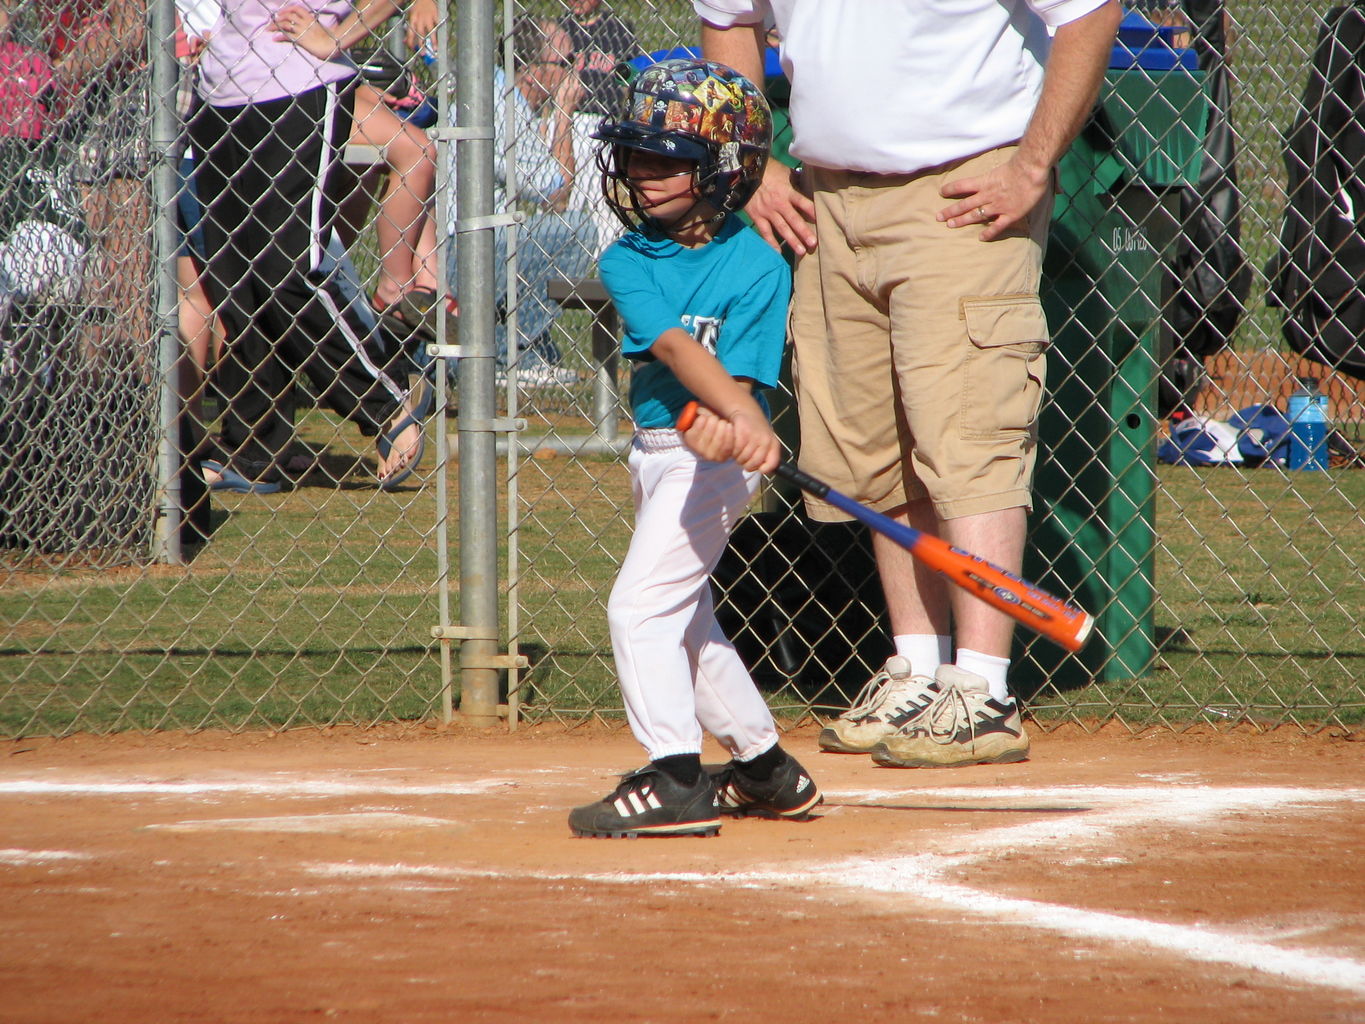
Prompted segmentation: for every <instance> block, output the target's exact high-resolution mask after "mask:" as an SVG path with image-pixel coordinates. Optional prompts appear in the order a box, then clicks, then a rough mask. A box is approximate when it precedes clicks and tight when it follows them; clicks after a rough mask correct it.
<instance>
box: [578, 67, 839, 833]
mask: <svg viewBox="0 0 1365 1024" xmlns="http://www.w3.org/2000/svg"><path fill="white" fill-rule="evenodd" d="M595 137H596V138H598V139H599V140H601V141H602V142H603V143H604V144H605V145H604V146H603V148H602V150H601V152H600V155H599V160H598V162H599V164H600V165H601V167H602V171H603V179H602V183H603V191H604V192H605V194H606V198H607V202H608V204H609V205H610V206H611V207H612V209H613V210H614V211H615V213H616V215H617V216H618V217H619V218H621V220H622V221H623V222H624V223H625V224H626V226H627V227H628V228H629V229H630V231H629V233H628V234H627V235H626V236H625V237H623V238H622V239H620V240H619V241H617V242H616V243H615V244H614V245H612V247H611V248H610V249H608V250H607V252H606V253H605V254H604V255H603V256H602V260H601V265H600V269H601V274H602V281H603V284H604V285H605V286H606V288H607V291H608V292H609V293H610V295H611V297H612V301H613V302H614V303H615V305H616V309H617V311H618V312H619V313H620V316H621V321H622V324H623V325H624V331H623V335H624V337H623V340H622V350H623V352H624V353H625V355H626V357H627V358H629V359H631V360H633V361H634V372H633V374H632V378H631V387H630V404H631V411H632V416H633V418H634V420H635V437H634V443H633V445H632V447H631V452H630V458H629V466H630V475H631V485H632V491H633V494H634V502H635V533H634V535H633V536H632V538H631V542H630V550H629V551H628V552H627V553H626V557H625V561H624V562H622V564H621V572H620V575H619V576H618V577H617V579H616V585H615V586H614V587H613V589H612V593H611V598H610V600H609V602H608V604H607V619H608V623H609V626H610V630H611V641H612V649H613V652H614V653H615V656H616V670H617V673H618V675H619V677H620V682H621V694H622V696H623V698H624V700H625V706H626V715H627V717H628V718H629V720H630V726H631V730H632V731H633V732H634V733H635V737H636V738H637V739H638V740H639V741H640V743H641V744H642V745H643V746H644V748H645V750H646V752H647V753H648V755H649V764H647V765H646V766H645V767H643V768H641V769H639V770H638V771H635V772H632V773H631V774H629V775H627V776H625V777H624V779H623V780H622V782H621V784H620V785H619V786H617V788H616V790H615V791H614V792H612V793H611V794H609V795H608V796H606V797H605V798H604V799H602V800H600V801H598V802H596V803H592V804H588V805H587V806H584V807H579V808H577V809H575V810H574V811H573V812H572V813H571V814H570V815H569V827H570V828H571V829H572V830H573V831H574V832H575V833H576V834H577V835H583V836H610V837H620V836H678V835H707V836H710V835H715V834H716V833H717V832H718V831H719V830H720V814H722V813H725V814H735V815H739V814H761V815H765V816H770V817H781V818H801V817H805V816H806V815H807V814H808V813H809V811H810V810H811V808H813V807H814V806H815V805H816V804H818V803H819V802H820V800H821V797H820V793H819V791H818V790H817V789H816V786H815V784H814V783H813V782H812V781H811V778H810V776H809V775H808V774H807V773H806V771H805V770H804V769H803V768H802V767H801V765H800V764H798V763H797V762H796V760H795V759H794V758H792V757H791V755H790V754H788V753H787V752H786V751H784V750H783V749H782V748H781V746H779V745H778V741H777V740H778V737H777V727H776V725H775V724H774V722H773V718H772V715H771V713H770V712H769V711H768V706H767V704H766V703H765V702H764V700H763V697H762V695H761V694H759V692H758V690H757V688H756V687H755V686H754V683H753V680H752V679H751V678H750V676H749V672H748V670H747V669H746V668H745V666H744V663H743V662H742V661H741V660H740V658H739V655H738V654H737V653H736V652H735V649H734V647H733V645H731V644H730V642H729V641H728V640H727V639H726V638H725V635H724V634H723V633H722V632H721V629H720V625H719V624H718V623H717V622H716V616H715V609H714V608H713V606H712V602H711V591H710V584H709V579H710V575H711V571H712V569H713V568H715V565H716V562H717V561H718V560H719V559H720V556H721V554H722V552H723V551H724V549H725V545H726V543H727V541H728V540H729V536H730V531H731V530H732V529H733V528H734V525H735V523H736V521H737V520H738V518H739V517H740V516H741V515H742V514H743V512H744V509H745V507H746V506H747V505H748V503H749V501H750V499H751V498H752V496H753V494H754V491H755V490H756V489H757V487H758V480H759V476H760V473H761V472H762V471H765V470H771V469H773V468H775V467H776V465H777V462H778V458H779V456H780V447H779V444H778V441H777V438H776V436H775V435H774V434H773V431H772V427H771V426H770V425H769V423H768V417H767V414H766V409H765V406H764V404H763V402H762V399H761V397H756V396H755V394H754V393H753V392H754V389H756V388H767V387H772V386H774V385H775V384H776V382H777V374H778V369H779V366H780V364H781V361H782V348H783V345H784V343H785V338H786V313H787V300H788V298H789V296H790V291H791V281H790V274H789V272H788V269H787V265H786V263H785V262H783V260H782V258H781V257H780V256H779V255H778V254H777V252H776V251H775V250H773V249H772V248H771V247H769V246H768V245H766V244H765V243H764V242H763V241H762V239H760V238H759V237H758V235H757V234H756V233H755V232H754V231H753V230H752V229H751V228H748V227H746V226H745V225H744V224H743V223H742V222H741V221H740V220H739V218H738V217H736V216H735V215H734V214H735V211H737V210H739V209H740V208H741V207H742V206H743V205H744V203H745V202H746V201H747V200H748V199H749V197H750V196H751V195H752V194H753V191H754V189H755V188H756V187H757V185H758V182H759V179H760V178H761V176H762V172H763V166H764V163H765V162H766V160H767V157H768V148H769V145H770V143H771V138H772V119H771V114H770V112H769V110H768V106H767V103H766V102H765V101H764V99H763V96H762V94H761V93H760V92H759V91H758V90H757V89H756V88H755V87H754V86H753V85H752V84H751V83H750V82H749V81H748V80H747V79H745V78H743V77H741V76H740V75H738V74H737V73H735V72H734V71H732V70H731V69H730V68H727V67H725V66H724V65H722V64H714V63H708V62H704V61H699V60H666V61H661V62H659V63H657V64H653V65H651V66H650V67H648V68H646V69H645V70H644V71H643V72H642V73H641V74H640V75H639V77H638V78H636V80H635V81H634V82H633V83H632V85H631V87H630V95H629V102H628V109H627V111H626V112H625V113H624V114H623V115H622V116H621V117H620V118H619V119H616V120H613V119H608V120H606V121H604V122H603V123H602V126H601V128H600V129H599V130H598V131H597V132H596V133H595ZM693 399H696V400H698V401H700V402H701V403H702V404H704V405H705V406H707V407H708V408H709V409H710V410H713V411H716V412H717V413H719V417H718V418H716V417H712V418H709V419H708V420H707V423H708V424H709V426H708V428H707V429H715V425H716V423H717V422H719V421H721V420H723V429H724V430H725V431H727V432H732V433H731V435H730V440H731V441H732V442H733V444H732V446H731V448H730V450H733V451H735V452H736V453H737V454H736V457H735V459H733V460H728V461H724V462H712V461H707V460H705V459H701V458H699V457H698V456H697V455H695V454H694V453H693V452H692V451H691V450H690V449H689V448H688V447H687V446H686V445H685V444H684V443H683V436H682V435H681V434H680V433H679V431H678V430H677V429H675V427H674V424H675V423H676V422H677V420H678V416H679V414H680V413H681V412H682V410H683V408H684V406H686V405H687V403H688V402H689V401H692V400H693ZM703 729H704V730H706V731H707V732H709V733H711V735H713V736H714V737H715V738H716V739H717V740H719V741H720V743H721V745H722V746H723V747H724V748H725V749H726V750H727V751H729V752H730V754H731V756H732V760H731V761H730V762H729V764H727V765H725V766H724V767H723V768H721V769H720V770H719V771H718V772H716V773H715V774H708V772H707V771H706V770H704V769H703V767H702V763H701V746H702V731H703Z"/></svg>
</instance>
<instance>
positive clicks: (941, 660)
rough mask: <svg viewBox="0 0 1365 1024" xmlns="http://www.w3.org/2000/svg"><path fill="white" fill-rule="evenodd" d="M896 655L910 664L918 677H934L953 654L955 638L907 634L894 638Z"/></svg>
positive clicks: (928, 634) (929, 634) (931, 634)
mask: <svg viewBox="0 0 1365 1024" xmlns="http://www.w3.org/2000/svg"><path fill="white" fill-rule="evenodd" d="M892 639H893V640H894V641H895V643H896V653H897V654H899V655H900V656H901V657H902V658H904V659H905V660H906V661H908V662H910V668H911V670H912V671H913V672H914V673H915V675H917V676H928V677H929V678H930V679H932V678H933V677H934V673H935V672H937V671H938V667H939V666H940V665H943V664H946V663H947V661H948V659H949V658H951V657H952V653H953V638H952V637H950V636H935V635H934V634H933V633H905V634H902V635H901V636H897V637H893V638H892Z"/></svg>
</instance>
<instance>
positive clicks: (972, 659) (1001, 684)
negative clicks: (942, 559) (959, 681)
mask: <svg viewBox="0 0 1365 1024" xmlns="http://www.w3.org/2000/svg"><path fill="white" fill-rule="evenodd" d="M957 667H958V668H960V669H962V670H963V671H964V672H975V673H976V674H977V675H979V676H981V677H982V678H983V679H985V680H986V682H987V683H989V684H990V687H991V696H992V697H994V698H995V699H996V700H1001V701H1003V700H1005V699H1007V698H1008V697H1009V695H1010V691H1009V687H1008V686H1006V685H1005V676H1006V675H1007V674H1008V673H1009V670H1010V660H1009V658H997V657H996V656H995V655H993V654H982V653H981V652H980V651H973V650H972V649H971V648H969V647H959V648H958V649H957Z"/></svg>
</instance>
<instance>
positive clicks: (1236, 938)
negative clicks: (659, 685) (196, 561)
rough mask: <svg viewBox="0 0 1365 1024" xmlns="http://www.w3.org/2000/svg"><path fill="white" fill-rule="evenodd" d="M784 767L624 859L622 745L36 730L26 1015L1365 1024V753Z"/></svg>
mask: <svg viewBox="0 0 1365 1024" xmlns="http://www.w3.org/2000/svg"><path fill="white" fill-rule="evenodd" d="M788 746H789V747H790V748H791V749H792V750H793V751H794V752H795V753H796V754H797V755H798V756H799V757H801V758H802V760H803V761H805V762H806V764H807V766H808V767H809V768H810V769H811V771H812V773H813V774H814V775H815V777H816V779H817V781H818V782H819V783H820V785H821V786H822V788H823V790H824V791H825V793H826V795H827V804H826V805H825V807H824V814H823V816H822V817H821V818H819V819H818V820H815V821H811V822H806V823H791V822H769V821H761V820H742V821H735V822H729V823H727V824H726V825H725V827H724V828H723V829H722V832H721V835H720V836H719V837H717V838H714V839H674V840H657V839H656V840H616V841H612V840H588V839H573V838H571V837H570V835H569V833H568V829H567V827H566V825H565V814H566V812H567V811H568V809H569V808H570V807H571V806H573V805H574V804H577V803H583V802H586V801H587V800H589V799H592V798H596V797H599V796H601V795H602V794H603V793H605V792H607V791H608V790H609V789H610V788H611V787H612V785H613V784H614V779H613V778H612V777H611V774H612V773H613V772H617V771H622V770H626V769H630V768H634V767H636V766H637V765H638V762H639V761H640V754H639V751H638V748H637V747H636V746H635V744H634V742H633V741H632V740H631V739H630V737H629V736H628V735H627V734H625V733H624V732H622V731H611V732H608V731H600V730H594V729H581V730H576V731H572V732H565V731H563V730H560V729H558V728H536V729H526V730H523V731H521V732H519V733H517V734H516V735H514V736H508V735H507V734H505V733H500V732H481V733H474V732H470V731H465V730H460V729H453V730H436V729H432V730H422V731H418V732H398V731H394V732H385V731H373V730H371V731H363V732H361V731H348V730H337V731H331V732H328V733H317V732H311V731H300V732H289V733H284V734H281V735H277V736H266V735H245V736H229V735H220V734H199V735H194V736H185V735H164V736H156V737H150V738H136V737H133V738H130V737H121V738H120V737H115V738H108V739H95V738H87V737H76V738H73V739H68V740H60V741H48V740H31V741H23V742H17V743H7V744H5V745H4V746H0V823H2V824H3V838H0V921H3V923H4V941H3V952H0V1020H3V1021H6V1022H11V1024H19V1022H45V1024H48V1022H82V1024H85V1022H91V1021H97V1022H99V1024H125V1022H128V1024H131V1022H137V1024H150V1022H158V1024H160V1022H176V1021H186V1022H190V1021H192V1022H219V1021H223V1022H229V1021H230V1022H237V1021H241V1022H248V1021H249V1022H252V1024H267V1022H281V1024H286V1022H289V1024H293V1022H306V1021H312V1020H341V1021H352V1022H371V1021H374V1022H380V1021H382V1022H402V1024H407V1022H414V1021H420V1022H425V1021H433V1022H434V1021H442V1022H465V1021H500V1022H501V1021H506V1022H513V1021H515V1022H523V1021H525V1022H541V1021H545V1022H587V1021H594V1022H596V1021H631V1022H635V1021H659V1022H663V1021H668V1022H674V1021H676V1022H692V1021H713V1020H733V1021H746V1022H767V1021H780V1022H782V1024H799V1022H806V1021H812V1022H814V1021H819V1022H825V1024H827V1022H841V1021H851V1020H872V1021H885V1022H899V1021H933V1022H958V1021H961V1022H977V1021H980V1022H985V1024H1010V1022H1029V1024H1039V1022H1053V1021H1056V1022H1078V1024H1081V1022H1083V1024H1094V1022H1105V1021H1164V1022H1169V1021H1181V1022H1183V1021H1190V1022H1205V1021H1210V1022H1212V1021H1237V1022H1238V1024H1269V1022H1277V1024H1280V1022H1294V1024H1303V1022H1310V1021H1333V1022H1342V1021H1365V872H1362V870H1361V867H1362V864H1361V851H1362V850H1365V772H1363V771H1362V768H1365V744H1363V743H1349V742H1345V741H1342V740H1334V739H1330V738H1326V737H1318V738H1303V737H1301V736H1279V735H1271V736H1262V737H1256V736H1245V737H1240V736H1234V737H1228V736H1215V735H1186V736H1180V737H1177V736H1171V735H1168V734H1158V735H1152V736H1146V737H1129V736H1126V735H1119V734H1113V735H1104V734H1102V735H1098V736H1088V735H1084V734H1082V733H1081V732H1080V731H1079V730H1076V731H1074V732H1061V733H1054V734H1049V735H1041V736H1035V738H1034V751H1033V758H1032V760H1030V761H1029V762H1027V763H1025V764H1020V765H1010V766H1001V767H980V768H972V769H960V770H956V771H948V772H928V771H898V770H895V769H884V768H877V767H875V766H873V765H871V763H870V762H869V761H867V760H866V759H864V758H858V757H848V756H840V755H832V754H819V753H817V752H816V750H815V742H814V734H813V732H811V731H809V730H802V731H798V732H797V733H794V734H793V735H792V736H791V737H790V738H789V741H788ZM706 756H707V758H708V759H714V760H719V759H720V756H719V753H718V751H717V750H715V749H714V748H709V749H708V750H707V753H706Z"/></svg>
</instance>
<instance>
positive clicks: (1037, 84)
mask: <svg viewBox="0 0 1365 1024" xmlns="http://www.w3.org/2000/svg"><path fill="white" fill-rule="evenodd" d="M693 6H694V7H695V8H696V10H697V13H698V14H699V16H700V17H701V19H702V47H703V50H704V52H705V55H706V57H707V58H708V59H711V60H717V61H721V62H723V63H725V64H729V65H731V66H732V67H734V68H736V69H737V70H738V71H739V72H740V73H742V74H744V75H746V76H748V77H750V78H751V79H753V80H754V81H761V80H762V53H763V46H764V32H765V20H766V21H768V22H769V23H772V22H775V24H776V28H777V30H778V32H779V34H780V36H781V41H782V42H781V46H782V50H781V54H782V65H783V68H784V70H785V71H786V74H787V77H788V78H789V80H790V82H791V88H792V94H791V119H792V128H793V131H794V140H793V143H792V147H791V152H792V154H793V156H795V157H797V158H799V159H800V160H801V161H802V163H803V167H802V170H801V171H800V172H798V173H797V174H795V175H793V174H792V173H791V172H790V171H788V169H787V168H785V167H783V166H782V165H780V164H777V163H770V164H769V166H768V169H767V173H766V175H765V180H764V184H763V187H762V188H761V189H760V191H759V193H758V194H757V195H756V196H755V198H754V200H753V201H751V202H750V204H749V206H748V208H747V210H748V212H749V214H750V216H751V217H752V218H753V220H754V223H755V225H756V227H757V228H758V230H759V232H760V233H761V234H762V235H763V236H764V237H765V238H767V239H768V241H769V242H770V243H772V244H774V245H778V244H780V243H782V242H785V243H786V244H788V245H790V246H791V248H792V250H793V252H794V253H795V254H796V256H797V268H796V279H795V290H794V296H793V302H792V315H791V334H792V341H793V345H794V349H795V356H794V362H793V367H794V371H793V377H794V380H795V383H796V390H797V399H798V406H799V410H800V422H801V453H800V462H801V468H802V469H804V470H806V471H807V472H809V473H811V474H812V475H814V476H817V477H820V478H822V479H824V480H826V481H828V482H829V483H830V484H831V485H832V486H833V487H835V488H836V489H838V490H840V491H843V492H845V493H847V494H851V495H853V496H854V497H856V498H858V499H859V500H861V501H863V502H865V503H867V504H869V505H871V506H872V507H873V508H876V509H878V510H879V511H881V512H884V513H886V514H888V515H892V516H893V517H895V518H898V519H900V520H901V521H903V522H908V523H909V524H910V525H912V526H914V527H917V528H919V529H922V530H925V531H928V532H932V533H937V534H940V535H941V536H944V537H945V538H946V539H947V540H949V541H950V542H952V543H953V544H956V545H957V546H959V547H962V548H965V549H967V550H970V551H973V552H975V553H976V554H978V555H980V556H981V557H983V558H986V559H988V560H990V561H992V562H994V563H996V564H997V565H1002V566H1005V567H1006V568H1012V569H1014V570H1015V571H1018V570H1019V569H1020V568H1021V566H1022V562H1023V551H1024V542H1025V535H1026V531H1027V514H1028V510H1029V508H1030V506H1031V494H1030V487H1031V482H1032V474H1033V466H1034V458H1035V450H1036V445H1037V416H1038V409H1039V406H1040V403H1041V400H1042V391H1043V381H1044V369H1045V366H1044V363H1045V356H1044V352H1045V350H1046V347H1047V344H1048V335H1047V324H1046V321H1045V319H1044V316H1043V310H1042V305H1041V303H1040V301H1039V297H1038V288H1039V281H1040V276H1041V266H1042V252H1043V246H1044V243H1045V239H1046V232H1047V221H1048V217H1049V215H1050V213H1051V199H1052V195H1053V191H1054V187H1053V182H1054V175H1053V168H1054V166H1055V164H1056V162H1057V160H1058V158H1059V157H1060V156H1061V155H1062V154H1063V153H1064V152H1065V150H1066V148H1067V147H1068V146H1069V145H1070V143H1071V141H1072V139H1073V138H1074V137H1075V135H1076V133H1077V132H1078V131H1079V130H1080V128H1081V126H1082V125H1083V124H1084V122H1085V118H1086V116H1087V115H1088V113H1089V111H1090V109H1091V106H1092V105H1093V103H1094V100H1095V96H1096V94H1097V92H1098V89H1099V85H1100V82H1101V80H1102V78H1103V74H1104V68H1105V67H1106V65H1107V62H1108V56H1109V51H1110V48H1111V46H1112V44H1113V39H1114V33H1115V31H1116V29H1117V27H1118V21H1119V18H1120V16H1121V12H1120V10H1119V7H1118V5H1117V3H1115V0H966V2H964V3H958V4H954V5H951V6H952V9H951V10H948V9H946V8H942V7H941V6H935V5H932V4H925V3H923V2H920V0H896V2H891V3H878V4H868V3H863V2H861V0H693ZM817 241H818V246H817ZM806 507H807V511H808V513H809V514H810V515H811V517H812V518H813V519H816V520H824V521H833V520H842V519H847V518H848V517H847V516H845V515H844V514H842V513H840V512H839V511H837V510H836V509H834V508H832V507H831V506H829V505H828V504H826V503H824V502H821V501H818V500H815V499H813V498H810V497H807V499H806ZM873 551H874V554H875V556H876V560H877V566H878V571H879V574H880V576H881V580H882V588H883V591H884V592H885V595H886V601H887V607H888V611H889V613H890V621H891V628H892V632H893V634H894V636H895V651H896V653H895V654H894V655H893V656H892V657H891V658H889V659H888V660H887V662H886V665H885V666H884V667H883V669H882V670H881V671H880V672H879V673H878V674H877V675H876V676H874V677H873V679H872V680H871V682H870V683H869V685H868V687H867V688H866V689H865V690H864V692H863V694H862V695H860V697H859V699H858V700H856V701H855V702H854V706H853V707H851V708H850V709H849V711H848V712H846V713H845V714H844V715H842V716H840V718H839V719H838V720H837V721H836V722H834V723H833V724H832V725H831V726H830V727H829V728H827V729H825V730H824V731H823V732H822V733H821V735H820V744H821V746H822V747H824V748H825V749H826V750H834V751H842V752H850V753H852V752H857V753H863V752H871V753H872V755H873V757H874V759H875V760H877V761H878V762H879V763H882V764H889V765H897V766H904V767H917V766H925V767H928V766H935V767H939V766H942V767H947V766H955V765H963V764H977V763H983V762H996V763H1002V762H1010V761H1020V760H1023V759H1024V758H1025V757H1026V756H1027V752H1028V738H1027V736H1026V735H1025V734H1024V730H1023V727H1022V725H1021V723H1020V720H1019V713H1018V709H1017V707H1016V705H1015V702H1014V699H1013V698H1012V697H1011V696H1010V695H1009V692H1008V689H1007V687H1006V673H1007V670H1008V667H1009V651H1010V640H1011V637H1012V634H1013V622H1012V620H1011V619H1010V618H1008V617H1007V616H1005V615H1002V614H1001V613H999V612H997V611H995V610H994V609H992V608H990V607H989V606H987V605H985V604H983V603H982V602H979V601H977V600H975V599H974V598H972V597H970V596H968V595H967V594H965V593H964V592H961V591H958V590H956V588H949V587H947V586H946V585H945V584H944V583H943V582H942V580H941V579H940V578H938V577H937V576H936V575H935V574H934V573H932V572H931V571H929V570H927V569H925V568H923V567H922V566H920V565H919V564H918V563H916V562H915V561H914V560H913V559H912V558H911V557H910V555H909V554H908V553H907V552H905V551H904V550H903V549H901V548H900V547H898V546H897V545H895V544H893V543H892V542H890V541H888V540H887V539H885V538H883V537H880V536H874V537H873ZM954 640H955V641H956V651H955V656H954V650H953V648H954V644H953V641H954Z"/></svg>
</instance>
